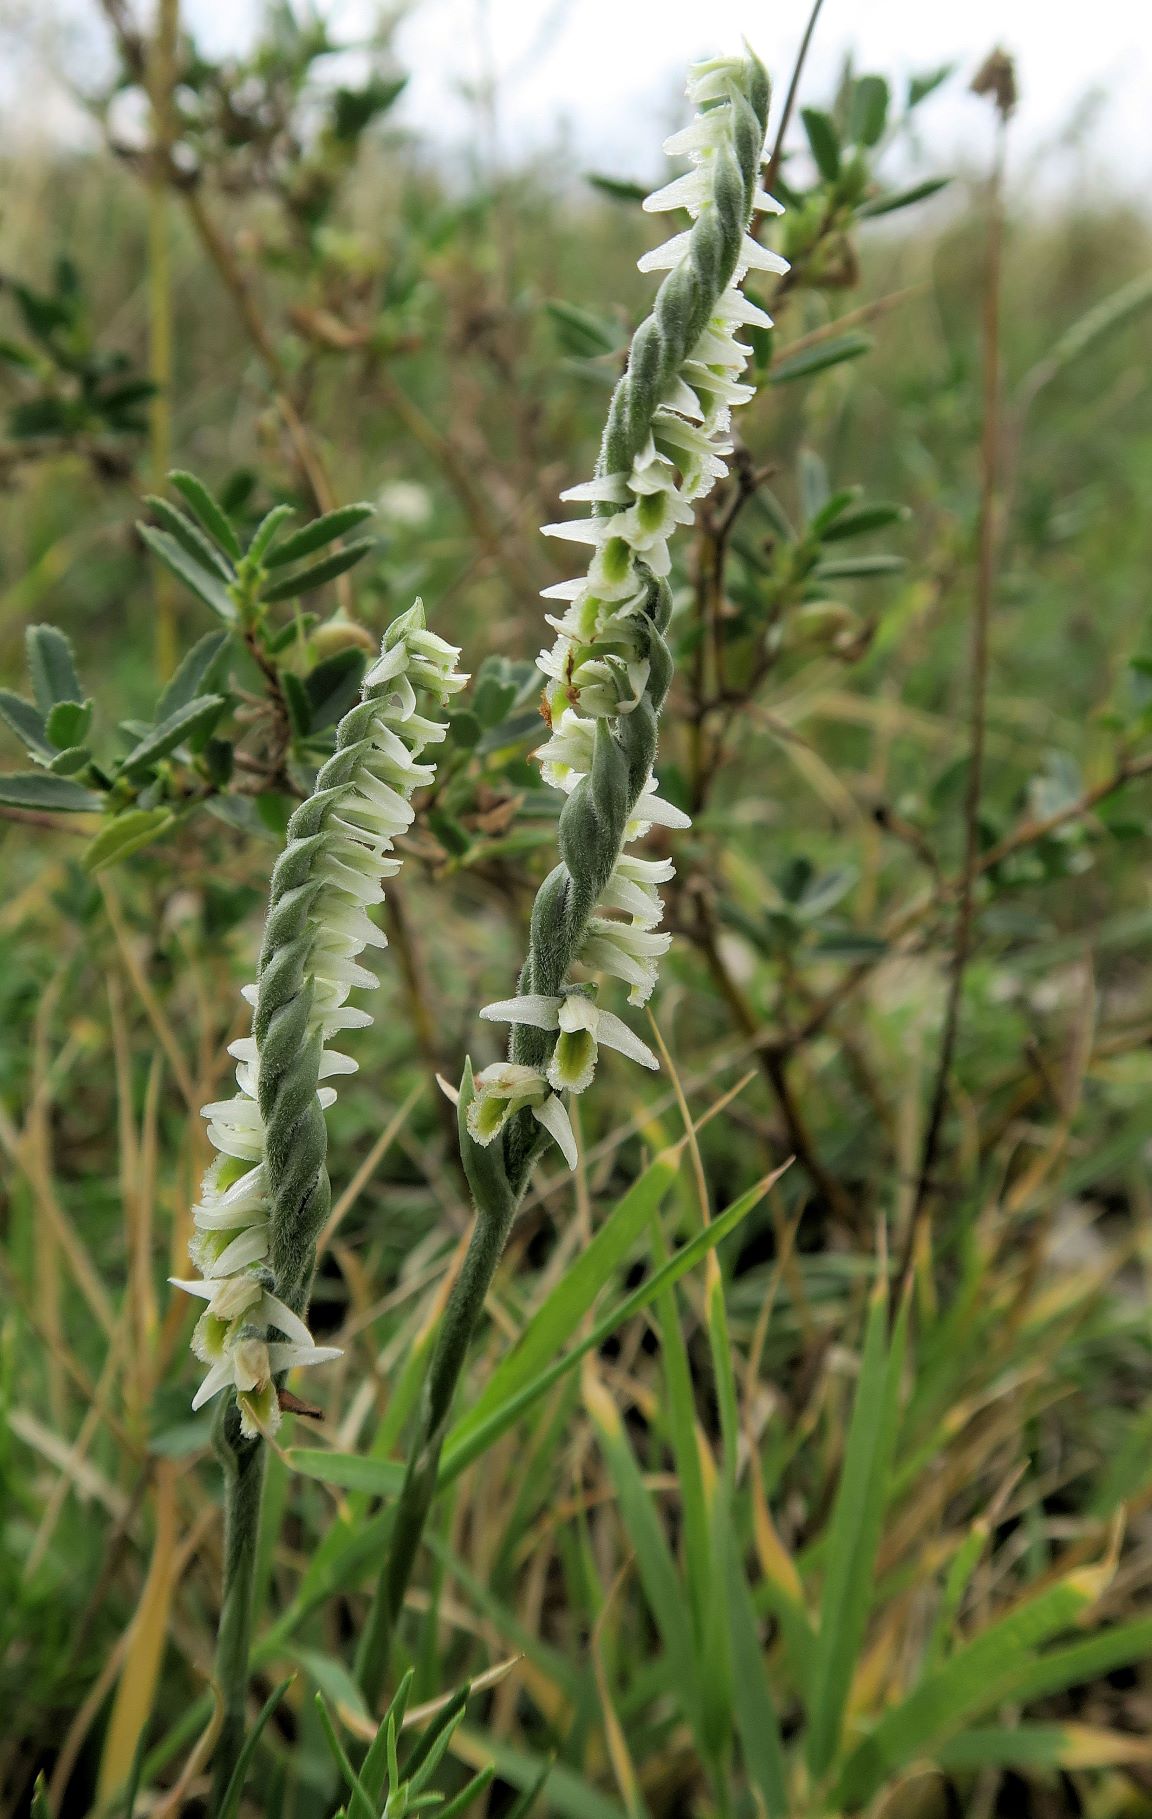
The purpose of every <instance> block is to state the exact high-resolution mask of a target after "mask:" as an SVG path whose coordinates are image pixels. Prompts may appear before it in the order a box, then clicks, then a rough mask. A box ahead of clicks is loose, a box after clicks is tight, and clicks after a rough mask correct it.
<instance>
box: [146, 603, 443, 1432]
mask: <svg viewBox="0 0 1152 1819" xmlns="http://www.w3.org/2000/svg"><path fill="white" fill-rule="evenodd" d="M458 655H459V652H458V651H457V650H456V649H455V647H454V646H452V645H449V644H445V642H444V641H443V639H440V638H437V637H436V636H435V635H434V634H433V633H431V632H429V631H428V630H427V629H426V627H425V624H424V614H423V608H422V607H421V605H420V603H419V601H418V602H417V603H416V605H415V606H414V607H413V608H412V609H411V611H410V612H408V613H406V614H404V615H403V617H402V618H400V619H398V620H397V621H396V622H395V623H394V624H393V625H392V626H391V627H390V628H389V630H388V632H387V633H386V634H385V638H384V643H383V648H382V650H381V654H380V657H379V659H378V661H377V662H376V663H374V664H373V665H372V667H371V669H370V670H369V672H368V674H367V676H366V677H365V680H364V686H363V690H362V696H363V698H362V700H361V701H360V702H359V704H358V705H357V706H356V707H354V708H352V709H351V711H350V712H349V713H348V714H346V715H345V717H344V719H343V720H342V721H341V723H340V726H339V728H338V730H337V735H336V749H335V751H334V753H333V755H332V757H331V758H329V760H328V761H327V763H326V764H325V765H324V766H323V768H322V769H321V771H320V773H319V775H318V777H317V779H316V783H315V787H314V789H313V791H312V793H311V795H309V796H308V798H307V799H306V800H305V801H304V802H303V803H301V805H300V807H299V808H297V809H296V811H295V813H294V814H293V816H292V818H291V820H290V821H289V823H288V829H287V844H286V846H285V850H284V852H283V853H282V855H281V857H280V859H279V861H278V863H277V865H276V868H275V870H274V872H273V875H272V883H271V892H270V905H269V912H268V920H267V923H266V925H265V931H264V941H263V947H262V950H261V955H260V965H259V972H258V978H257V982H256V984H255V985H252V986H245V987H244V996H245V997H246V998H247V999H248V1001H249V1002H250V1003H251V1004H252V1005H253V1006H254V1008H255V1016H254V1019H253V1033H252V1035H251V1036H249V1037H245V1038H243V1039H242V1040H240V1041H238V1042H234V1043H233V1044H232V1046H231V1050H230V1052H231V1053H232V1054H233V1055H234V1057H235V1058H236V1061H237V1063H238V1065H237V1069H236V1084H237V1089H238V1090H237V1092H236V1093H235V1095H234V1096H233V1097H232V1098H231V1099H227V1100H221V1101H218V1102H216V1103H214V1104H212V1105H208V1106H205V1108H204V1115H205V1116H206V1117H207V1119H208V1134H209V1137H210V1138H211V1140H212V1142H213V1144H214V1146H215V1147H216V1149H217V1151H218V1152H219V1154H218V1157H217V1160H216V1161H215V1163H214V1164H213V1165H212V1167H211V1168H210V1169H209V1171H208V1173H207V1175H206V1176H205V1179H204V1185H203V1189H202V1192H201V1200H200V1204H199V1205H198V1206H197V1207H196V1208H195V1211H194V1221H195V1226H196V1236H195V1238H194V1240H193V1245H192V1256H193V1260H194V1262H195V1263H196V1264H197V1265H198V1266H199V1268H200V1270H201V1272H202V1278H201V1279H200V1280H198V1281H190V1282H182V1283H180V1285H179V1286H181V1287H183V1288H185V1289H187V1290H188V1291H189V1292H190V1293H191V1294H194V1295H197V1296H199V1297H200V1298H201V1299H203V1300H205V1301H207V1303H208V1306H207V1309H206V1311H205V1313H204V1315H203V1316H202V1318H201V1320H200V1321H199V1322H198V1324H197V1327H196V1332H195V1334H194V1337H193V1347H194V1349H195V1351H196V1353H197V1355H198V1356H199V1357H200V1358H201V1359H202V1360H203V1361H204V1362H205V1363H206V1364H207V1365H208V1366H209V1369H208V1374H207V1376H206V1377H205V1379H204V1381H203V1383H202V1384H201V1386H200V1388H199V1390H198V1391H197V1394H196V1397H195V1399H194V1404H193V1406H194V1407H199V1406H200V1405H201V1404H202V1403H203V1402H206V1401H207V1400H209V1398H210V1397H212V1396H214V1395H216V1394H218V1393H219V1392H220V1391H221V1390H224V1389H228V1388H231V1389H232V1390H234V1391H235V1395H236V1408H237V1417H238V1422H239V1427H240V1433H241V1435H242V1436H243V1437H244V1438H245V1439H248V1440H251V1439H254V1438H256V1436H257V1435H258V1434H260V1433H271V1432H274V1431H275V1428H276V1426H277V1425H278V1422H279V1418H280V1404H279V1397H278V1393H277V1388H276V1379H277V1378H278V1377H280V1376H282V1375H283V1373H284V1372H285V1371H287V1370H288V1369H290V1368H291V1367H292V1366H294V1365H297V1364H319V1363H323V1362H325V1361H326V1360H328V1359H331V1358H335V1357H337V1356H339V1353H338V1352H337V1351H336V1350H335V1349H334V1348H332V1347H330V1346H317V1345H315V1344H314V1342H313V1340H312V1336H311V1334H310V1333H309V1331H308V1328H307V1325H306V1323H305V1320H304V1315H305V1313H306V1310H307V1305H308V1297H309V1292H310V1289H311V1283H312V1273H313V1270H314V1268H315V1261H316V1243H317V1239H318V1237H319V1234H320V1232H321V1230H322V1227H323V1224H324V1220H325V1218H326V1217H327V1213H328V1208H329V1203H330V1192H329V1186H328V1173H327V1167H326V1152H327V1130H326V1125H325V1119H324V1113H325V1110H326V1109H327V1107H328V1106H329V1105H331V1103H332V1101H333V1100H334V1099H335V1097H336V1094H335V1090H334V1089H333V1088H332V1087H331V1086H329V1085H326V1084H324V1083H325V1082H326V1081H328V1080H330V1079H331V1078H333V1077H334V1076H337V1075H341V1074H349V1073H353V1072H354V1071H355V1068H356V1062H355V1061H354V1060H353V1059H352V1058H351V1057H350V1056H348V1055H346V1054H343V1053H342V1052H341V1051H340V1050H338V1049H336V1048H334V1047H332V1046H331V1044H332V1040H333V1038H334V1037H336V1036H337V1035H338V1034H339V1033H340V1032H342V1031H346V1030H351V1029H358V1028H362V1027H363V1026H364V1025H365V1024H369V1023H371V1021H372V1018H371V1016H370V1014H369V1013H368V1012H367V1011H365V1010H362V1009H360V1008H358V1007H356V1006H353V1005H350V1004H349V1003H348V999H349V996H350V994H351V993H352V992H353V991H355V990H359V989H362V988H365V987H371V986H374V985H376V984H377V980H376V977H375V975H374V974H373V973H371V972H369V971H368V970H367V968H365V967H364V966H362V965H361V964H360V959H359V956H360V954H361V953H362V952H363V950H364V948H365V947H367V946H374V947H384V946H386V945H387V943H386V938H385V936H384V935H383V934H382V933H381V931H380V930H379V929H378V928H377V927H376V925H375V923H374V922H373V921H372V919H371V916H370V915H369V913H368V912H369V910H370V909H371V908H372V907H373V906H374V905H376V904H378V903H380V902H382V901H383V898H384V889H383V881H384V879H386V878H389V877H392V876H394V874H395V873H396V872H397V871H398V870H399V866H400V861H399V859H398V858H396V857H394V856H393V847H394V842H395V840H396V838H397V837H398V835H400V834H402V833H403V832H405V830H406V829H407V828H408V827H409V826H410V825H411V822H412V808H411V806H410V802H409V798H410V797H411V795H412V793H413V791H414V790H415V789H416V788H417V787H419V786H420V785H422V784H426V783H429V782H430V781H431V780H432V777H433V775H434V767H433V766H432V765H429V764H420V763H418V762H417V758H418V757H419V755H420V754H421V753H422V752H423V750H424V748H425V747H426V746H427V745H430V744H435V743H436V742H438V741H439V740H442V739H443V738H444V737H445V733H446V730H447V729H446V726H445V723H444V722H443V721H442V720H440V719H438V718H436V717H435V716H436V715H437V714H438V713H439V711H440V710H441V709H442V707H443V704H444V701H445V699H446V698H447V696H448V695H450V694H453V693H455V692H456V690H457V689H459V688H462V687H463V686H464V683H465V681H466V680H467V678H466V677H463V676H460V675H458V674H457V673H456V672H455V669H454V667H453V666H454V663H455V659H456V658H457V656H458ZM273 1331H275V1332H279V1333H281V1334H282V1335H284V1337H283V1338H281V1339H279V1340H274V1339H272V1338H271V1337H270V1334H271V1333H272V1332H273Z"/></svg>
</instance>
